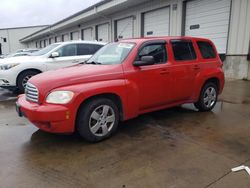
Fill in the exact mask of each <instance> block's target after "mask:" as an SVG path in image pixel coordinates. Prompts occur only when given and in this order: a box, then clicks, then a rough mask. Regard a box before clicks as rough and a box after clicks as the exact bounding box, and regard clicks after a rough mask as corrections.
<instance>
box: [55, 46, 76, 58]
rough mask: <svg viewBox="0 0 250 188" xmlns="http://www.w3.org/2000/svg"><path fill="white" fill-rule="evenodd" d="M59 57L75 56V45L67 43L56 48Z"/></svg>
mask: <svg viewBox="0 0 250 188" xmlns="http://www.w3.org/2000/svg"><path fill="white" fill-rule="evenodd" d="M57 52H58V53H59V56H60V57H68V56H76V45H75V44H69V45H66V46H63V47H61V48H60V49H59V50H57Z"/></svg>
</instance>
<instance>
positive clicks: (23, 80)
mask: <svg viewBox="0 0 250 188" xmlns="http://www.w3.org/2000/svg"><path fill="white" fill-rule="evenodd" d="M36 74H38V72H36V71H32V70H28V71H25V72H22V73H21V74H20V75H19V76H18V78H17V87H18V90H19V92H21V93H24V90H25V87H26V84H27V82H28V80H29V79H30V78H31V77H32V76H35V75H36Z"/></svg>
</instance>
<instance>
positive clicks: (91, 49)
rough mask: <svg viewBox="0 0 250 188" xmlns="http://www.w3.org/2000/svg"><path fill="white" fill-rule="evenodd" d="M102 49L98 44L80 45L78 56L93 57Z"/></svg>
mask: <svg viewBox="0 0 250 188" xmlns="http://www.w3.org/2000/svg"><path fill="white" fill-rule="evenodd" d="M101 47H102V46H101V45H97V44H78V49H77V55H93V54H94V53H96V52H97V51H98V50H99V49H100V48H101Z"/></svg>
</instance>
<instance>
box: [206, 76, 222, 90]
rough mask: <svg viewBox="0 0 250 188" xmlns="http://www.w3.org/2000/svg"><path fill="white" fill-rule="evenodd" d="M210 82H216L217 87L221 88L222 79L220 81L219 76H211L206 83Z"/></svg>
mask: <svg viewBox="0 0 250 188" xmlns="http://www.w3.org/2000/svg"><path fill="white" fill-rule="evenodd" d="M209 82H212V83H214V84H215V85H216V86H217V89H218V90H220V81H219V79H218V78H209V79H208V80H207V81H206V82H205V84H206V83H209ZM205 84H204V85H205Z"/></svg>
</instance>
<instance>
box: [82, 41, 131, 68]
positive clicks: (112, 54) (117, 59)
mask: <svg viewBox="0 0 250 188" xmlns="http://www.w3.org/2000/svg"><path fill="white" fill-rule="evenodd" d="M133 47H134V44H132V43H110V44H107V45H106V46H104V47H102V48H101V49H100V50H99V51H98V52H97V53H96V54H95V55H93V56H92V57H91V58H90V59H89V60H88V61H87V62H86V64H101V65H110V64H121V63H122V62H123V61H124V60H125V58H126V57H127V56H128V54H129V53H130V51H131V50H132V48H133Z"/></svg>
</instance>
